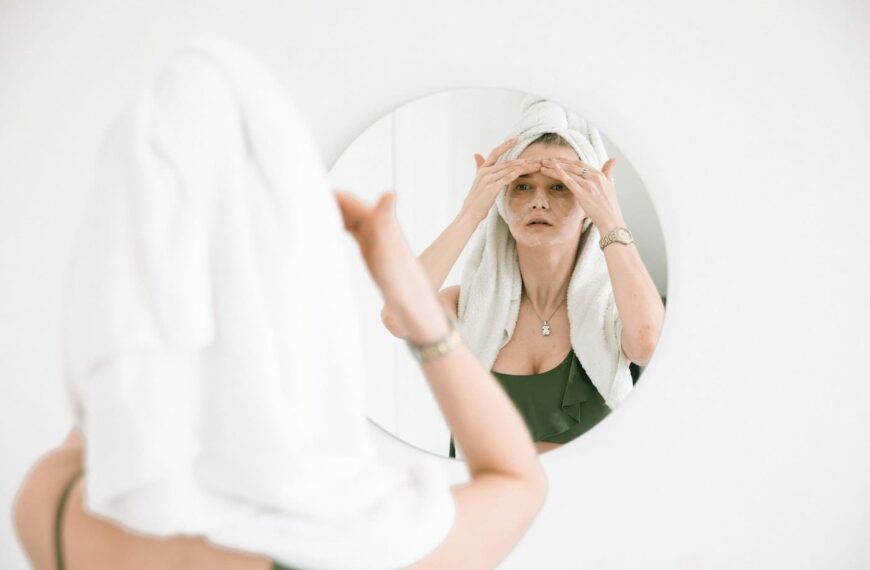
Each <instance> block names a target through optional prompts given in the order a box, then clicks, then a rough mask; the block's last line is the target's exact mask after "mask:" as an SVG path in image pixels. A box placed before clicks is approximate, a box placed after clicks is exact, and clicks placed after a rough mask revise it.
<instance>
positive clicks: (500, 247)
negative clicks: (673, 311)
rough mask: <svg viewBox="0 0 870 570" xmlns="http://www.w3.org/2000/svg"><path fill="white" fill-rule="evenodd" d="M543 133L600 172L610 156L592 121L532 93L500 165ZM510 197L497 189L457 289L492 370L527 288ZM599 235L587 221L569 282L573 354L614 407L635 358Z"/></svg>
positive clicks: (465, 323) (466, 334) (463, 317)
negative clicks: (627, 348)
mask: <svg viewBox="0 0 870 570" xmlns="http://www.w3.org/2000/svg"><path fill="white" fill-rule="evenodd" d="M543 133H557V134H559V135H561V136H562V137H563V138H565V140H567V141H568V142H569V143H570V144H571V146H572V147H573V148H574V150H575V151H576V152H577V154H578V155H579V157H580V158H581V159H582V160H583V161H584V162H587V163H588V164H590V165H591V166H593V167H595V168H598V169H601V167H602V166H603V165H604V163H605V162H606V161H607V152H606V151H605V149H604V144H603V143H602V140H601V135H600V134H599V132H598V129H596V128H595V127H594V126H593V125H591V124H589V122H587V121H585V120H584V119H582V118H581V117H579V116H578V115H576V114H575V113H573V112H571V111H568V110H566V109H565V108H563V107H561V106H559V105H557V104H555V103H553V102H551V101H546V100H543V99H537V98H527V99H526V101H525V102H524V103H523V111H522V117H521V118H520V120H519V122H518V123H517V124H516V126H515V127H514V128H513V129H512V130H511V132H510V133H509V135H508V136H507V137H505V138H510V137H513V136H516V137H518V138H519V140H518V141H517V143H516V144H515V145H514V146H513V147H512V148H511V149H510V150H508V151H507V152H506V153H505V154H504V155H503V156H502V157H501V159H499V162H503V161H505V160H512V159H514V158H516V157H518V156H519V155H520V153H521V152H522V151H523V150H524V149H525V148H526V147H527V146H528V145H529V144H530V143H531V142H532V141H533V140H534V139H536V138H538V137H539V136H540V135H542V134H543ZM505 194H506V190H502V191H501V192H500V193H499V195H498V197H497V198H496V201H495V204H494V205H493V207H492V209H491V210H490V212H489V215H488V216H487V219H486V221H485V225H482V226H481V227H479V228H478V231H477V232H476V234H475V236H476V237H475V240H474V242H473V244H472V246H471V250H470V253H469V257H468V260H467V262H466V264H465V267H464V268H463V272H462V280H461V285H460V291H459V311H458V314H459V321H460V324H461V331H462V335H463V338H464V339H465V341H466V343H467V344H468V346H469V347H470V349H471V350H472V352H473V353H474V354H475V355H476V356H477V357H478V359H480V361H481V363H482V364H483V365H484V366H486V367H487V369H490V368H492V365H493V363H494V362H495V360H496V358H497V357H498V352H499V350H501V348H502V347H503V346H504V345H505V344H507V343H508V341H509V340H510V338H511V336H512V335H513V332H514V327H515V326H516V323H517V317H518V315H519V310H520V297H521V293H522V277H521V275H520V266H519V260H518V258H517V248H516V240H515V239H514V238H513V236H512V235H511V233H510V229H509V228H508V225H507V222H505V219H504V215H505V210H504V197H505ZM599 239H600V235H599V233H598V228H596V227H595V226H594V225H592V224H591V222H590V221H589V220H588V218H587V221H586V223H585V226H584V228H583V233H582V234H581V237H580V248H581V249H580V253H579V255H578V256H577V262H576V264H575V266H574V271H573V272H572V274H571V280H570V282H569V284H568V293H567V296H568V299H567V300H568V322H569V324H570V329H571V330H570V336H571V345H572V346H573V348H574V353H575V354H576V355H577V358H578V359H579V360H580V363H581V364H582V365H583V369H584V370H585V371H586V373H587V374H589V377H590V379H591V380H592V383H593V384H594V385H595V387H596V389H597V390H598V392H599V393H600V394H601V396H602V398H604V401H605V402H606V404H607V406H608V407H609V408H611V409H613V408H615V407H616V406H617V405H618V404H619V403H620V402H621V401H622V400H623V399H624V398H625V397H626V396H627V395H628V393H629V392H631V389H632V386H633V384H632V379H631V372H630V369H629V364H630V362H629V360H628V358H627V357H626V356H625V353H623V352H622V349H621V344H620V343H621V338H622V324H621V322H620V319H619V313H618V312H617V308H616V302H615V300H614V297H613V289H612V287H611V284H610V276H609V274H608V272H607V264H606V261H605V259H604V252H603V251H601V248H600V247H599V246H598V240H599Z"/></svg>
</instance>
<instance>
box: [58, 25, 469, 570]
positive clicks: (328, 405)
mask: <svg viewBox="0 0 870 570" xmlns="http://www.w3.org/2000/svg"><path fill="white" fill-rule="evenodd" d="M96 186H97V187H96V192H95V193H94V195H93V198H92V201H91V203H90V207H89V209H88V211H87V213H86V216H85V219H84V222H83V223H82V225H81V230H80V235H79V239H78V242H77V244H76V248H75V251H74V254H73V262H72V264H71V272H70V282H69V287H68V290H67V298H66V311H67V312H66V318H65V350H64V355H65V374H66V379H67V382H68V386H69V388H70V393H71V395H72V397H73V399H74V402H75V404H76V408H77V411H78V421H79V423H80V426H81V428H82V431H83V433H84V436H85V440H86V442H87V445H86V446H85V451H86V456H85V469H86V472H87V478H86V492H85V497H86V508H87V509H88V510H89V511H90V512H92V513H95V514H97V515H100V516H103V517H107V518H109V519H111V520H113V521H115V522H117V523H120V524H121V525H123V526H125V527H128V528H130V529H132V530H134V531H137V532H143V533H146V534H151V535H158V536H169V535H176V534H187V535H203V536H205V537H206V538H208V539H209V540H211V541H212V542H214V543H216V544H218V545H221V546H225V547H229V548H234V549H238V550H242V551H246V552H251V553H256V554H262V555H266V556H269V557H270V558H272V559H274V560H277V561H279V562H281V563H284V564H289V565H292V566H299V567H304V568H324V569H327V568H335V569H343V570H347V569H374V568H395V567H400V566H405V565H407V564H410V563H411V562H414V561H416V560H418V559H420V558H422V557H423V556H425V555H426V554H427V553H428V552H430V551H431V550H433V549H434V548H435V547H436V546H437V545H438V544H439V543H440V542H441V541H442V540H443V539H444V537H445V536H446V535H447V533H448V531H449V530H450V528H451V526H452V524H453V517H454V504H453V498H452V495H451V493H450V489H449V486H448V483H447V481H446V478H445V476H444V474H443V473H442V472H441V471H440V466H438V465H437V464H435V463H434V461H431V460H428V459H427V458H424V457H422V456H421V457H420V458H419V463H418V464H416V465H410V466H393V465H388V464H385V463H382V462H381V461H380V460H379V458H378V457H377V456H376V454H375V450H374V446H373V444H372V442H371V441H370V439H369V433H368V430H369V429H370V428H369V423H368V421H367V419H366V416H365V402H364V391H363V390H364V383H363V377H362V374H363V372H362V371H363V368H364V367H363V360H362V349H361V338H360V329H359V323H358V317H359V314H358V308H357V306H356V300H355V296H354V292H353V289H352V287H353V283H352V282H351V280H350V279H349V276H350V270H349V267H350V266H349V262H350V260H349V259H348V257H347V256H349V255H352V254H354V251H355V247H354V245H353V244H352V240H351V238H350V237H349V236H347V234H346V233H345V232H344V230H343V227H342V223H341V217H340V213H339V211H338V208H337V205H336V203H335V201H334V198H333V195H332V192H331V189H330V187H329V185H328V181H327V178H326V173H325V169H324V168H323V165H322V163H321V158H320V156H319V153H318V150H317V145H316V144H315V143H314V140H313V139H312V137H311V136H310V134H309V133H308V131H307V129H306V128H305V125H304V122H303V120H302V117H301V116H300V114H299V112H298V111H297V110H296V108H295V106H294V105H293V103H292V101H291V100H290V99H289V98H288V97H287V95H286V93H285V92H284V91H283V89H282V88H281V87H280V85H279V83H278V82H277V80H276V79H275V78H274V77H273V76H272V75H271V73H270V72H269V71H268V70H267V69H266V68H265V67H263V66H262V65H261V64H260V63H259V62H257V61H256V60H255V59H254V58H253V57H251V56H250V55H249V54H247V53H246V52H244V51H243V50H241V49H240V48H238V47H237V46H234V45H231V44H229V43H227V42H225V41H221V40H217V39H214V38H210V39H203V40H198V41H193V42H190V43H189V44H188V45H186V46H185V47H183V48H182V49H181V50H179V51H178V52H177V53H176V54H175V56H174V57H173V58H172V60H171V61H170V62H169V64H168V65H167V66H166V67H165V68H164V69H163V70H162V72H161V73H160V74H159V76H158V77H157V78H156V80H155V81H154V82H153V83H152V84H150V85H149V86H148V88H147V89H146V90H145V91H144V93H143V95H142V96H141V97H140V98H139V99H138V100H137V101H136V103H135V104H134V105H133V106H132V107H130V108H129V109H128V110H127V112H125V113H124V114H123V115H122V116H121V118H120V119H119V120H118V121H116V123H115V124H114V126H113V128H112V130H111V132H110V134H109V136H108V137H107V139H106V141H105V143H104V145H103V149H102V153H101V156H100V161H99V164H98V174H97V185H96Z"/></svg>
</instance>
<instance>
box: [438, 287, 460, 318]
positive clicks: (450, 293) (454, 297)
mask: <svg viewBox="0 0 870 570" xmlns="http://www.w3.org/2000/svg"><path fill="white" fill-rule="evenodd" d="M438 298H439V299H441V303H442V304H443V305H444V306H445V307H447V308H448V309H450V312H451V314H452V315H453V316H454V317H457V318H458V313H459V285H451V286H450V287H445V288H444V289H441V291H439V292H438Z"/></svg>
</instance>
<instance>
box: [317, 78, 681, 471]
mask: <svg viewBox="0 0 870 570" xmlns="http://www.w3.org/2000/svg"><path fill="white" fill-rule="evenodd" d="M330 178H331V181H332V184H333V186H334V187H336V188H342V189H347V190H350V191H353V192H354V193H356V194H358V195H360V196H362V197H365V198H367V199H369V200H374V199H376V198H377V197H378V196H379V195H380V194H381V193H382V192H383V191H384V190H387V189H395V191H396V192H397V198H398V200H397V203H396V214H397V217H398V219H399V221H400V223H401V225H402V228H403V229H404V231H405V233H406V237H407V239H408V242H409V243H410V245H411V247H412V248H413V250H414V251H415V252H416V253H417V254H418V259H419V261H420V262H421V264H422V265H423V267H424V268H425V270H426V273H427V274H428V275H429V278H430V280H431V283H432V287H433V289H435V290H438V291H439V295H440V298H441V300H442V303H443V304H444V307H445V311H447V312H448V314H450V315H451V316H453V317H455V318H456V319H457V320H458V322H459V328H460V331H461V333H462V337H463V340H464V342H465V343H466V344H467V346H468V347H469V348H470V349H471V351H472V352H473V353H474V354H475V355H476V356H477V358H478V359H479V360H480V361H481V363H482V364H483V365H484V366H485V367H486V368H488V369H489V370H491V372H492V374H493V376H494V377H495V378H496V379H497V380H498V382H499V384H500V385H501V386H502V388H503V389H504V390H505V392H506V393H507V394H508V395H509V396H510V398H511V400H512V401H513V402H514V404H515V406H516V408H517V410H518V412H519V413H520V414H521V415H522V417H523V419H524V420H525V422H526V425H527V426H528V428H529V431H530V432H531V434H532V436H533V440H534V441H535V442H536V446H537V448H538V450H539V452H546V451H548V450H550V449H554V448H556V447H559V446H560V445H564V444H565V443H568V442H570V441H571V440H573V439H575V438H576V437H578V436H580V435H582V434H583V433H585V432H587V431H589V430H590V429H591V428H592V427H594V426H595V425H597V424H598V423H599V422H600V421H601V420H603V419H604V418H605V417H607V415H609V413H610V412H611V411H612V410H614V409H615V408H616V407H618V406H619V404H620V403H621V402H623V401H624V400H625V398H626V397H628V396H629V395H630V393H631V392H632V390H633V387H634V385H635V384H636V383H637V382H638V380H639V379H640V377H641V375H642V373H643V370H644V368H645V367H646V366H647V365H648V364H649V362H650V360H651V358H652V355H653V352H654V350H655V346H656V343H657V342H658V338H659V335H660V333H661V328H662V324H663V321H664V306H665V302H666V291H667V279H666V275H667V268H666V258H665V251H664V247H663V239H662V235H661V229H660V226H659V223H658V219H657V216H656V214H655V210H654V208H653V206H652V203H651V201H650V198H649V195H648V194H647V192H646V190H645V188H644V186H643V184H642V182H641V180H640V178H639V176H638V175H637V173H636V172H635V170H634V169H633V168H632V166H631V164H630V163H629V162H628V160H627V159H626V157H625V156H624V155H623V154H621V153H620V152H619V149H618V148H617V147H616V145H615V144H613V142H611V141H610V140H608V139H607V138H606V137H605V136H604V134H603V133H601V132H600V131H599V129H598V128H597V127H596V126H595V125H594V124H593V123H591V122H590V121H589V120H587V119H586V118H584V117H582V116H581V115H579V114H577V113H575V112H573V111H572V110H570V109H566V108H565V107H564V106H562V105H560V104H559V103H558V102H555V101H549V100H545V99H543V98H540V97H536V96H534V95H530V94H527V93H520V92H516V91H507V90H497V89H463V90H455V91H449V92H443V93H437V94H435V95H431V96H428V97H424V98H421V99H418V100H415V101H412V102H410V103H408V104H406V105H403V106H402V107H400V108H399V109H397V110H395V111H394V112H392V113H389V114H388V115H386V116H384V117H382V118H381V119H380V120H378V121H377V122H376V123H374V124H373V125H372V126H371V127H369V128H368V129H366V130H365V131H364V132H363V133H362V134H361V135H360V136H359V137H358V138H357V139H356V140H355V141H354V142H353V143H352V144H351V145H350V146H349V147H348V148H347V149H346V150H345V152H344V153H343V154H342V155H341V156H340V157H339V159H338V160H337V161H336V163H335V164H334V166H333V168H332V170H331V173H330ZM357 263H358V265H357V266H356V267H355V279H356V280H357V281H358V283H359V287H357V294H358V296H359V301H360V306H362V307H363V308H364V311H365V312H366V313H369V315H365V316H370V315H371V316H377V315H380V317H381V320H380V322H381V323H382V325H380V326H378V319H377V318H371V319H363V322H364V323H374V324H368V325H367V324H364V325H363V326H365V327H368V328H367V329H366V330H365V333H366V334H365V335H364V338H365V346H364V351H365V355H366V367H367V370H366V372H367V374H366V378H367V380H366V382H367V384H366V391H367V401H368V413H369V417H370V418H371V419H372V420H373V421H374V422H375V423H376V424H377V425H379V426H380V427H382V428H383V429H385V430H386V431H388V432H389V433H391V434H393V435H395V436H396V437H398V438H400V439H402V440H403V441H406V442H407V443H409V444H411V445H414V446H416V447H419V448H421V449H423V450H426V451H430V452H432V453H435V454H438V455H445V456H449V457H458V458H462V450H461V449H460V448H458V447H457V446H456V445H455V444H454V441H453V438H452V437H451V434H450V432H449V430H448V428H447V426H446V423H445V422H444V420H443V418H442V417H441V414H440V412H439V409H438V407H437V404H436V403H435V401H434V400H433V399H432V396H431V393H430V391H429V389H428V387H427V385H426V382H425V380H424V378H423V376H422V373H421V372H420V369H419V366H418V365H417V364H416V363H415V362H414V360H413V357H412V356H411V355H410V354H409V352H408V350H407V348H406V347H405V343H404V340H403V338H402V331H401V330H400V328H399V327H397V326H396V324H395V321H394V320H392V319H391V318H390V315H389V313H388V311H385V310H383V304H382V301H381V299H380V298H379V297H378V295H377V292H376V290H375V289H374V288H372V287H370V286H369V285H370V284H369V279H370V278H369V277H368V275H367V273H366V271H365V267H364V266H363V265H362V263H361V262H359V261H358V262H357ZM385 370H387V371H388V372H387V373H385V372H384V371H385ZM469 404H471V405H480V406H485V405H486V402H470V403H469Z"/></svg>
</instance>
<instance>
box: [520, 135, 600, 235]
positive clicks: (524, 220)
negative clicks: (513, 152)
mask: <svg viewBox="0 0 870 570" xmlns="http://www.w3.org/2000/svg"><path fill="white" fill-rule="evenodd" d="M517 158H525V159H532V160H542V159H544V158H552V159H556V160H560V159H561V160H577V159H578V157H577V153H576V152H575V151H574V149H573V148H572V147H570V146H567V145H565V146H563V145H560V144H548V143H541V142H536V143H532V144H530V145H529V146H527V147H526V148H525V149H523V151H522V152H521V153H520V155H519V156H518V157H517ZM504 213H505V214H506V217H505V222H507V224H508V227H509V228H510V232H511V235H513V237H514V239H515V240H516V241H517V242H519V243H521V244H523V245H526V246H529V247H536V246H550V245H556V244H561V243H565V242H568V241H570V242H571V243H575V244H576V243H577V240H578V239H579V236H580V230H581V227H582V223H583V219H584V218H585V217H586V212H584V211H583V208H581V207H580V204H579V202H578V201H577V199H576V198H575V197H574V194H573V193H572V192H571V190H570V189H569V188H568V187H567V186H566V185H565V183H564V182H562V181H561V180H558V179H556V178H550V177H549V176H545V175H544V174H542V173H541V172H540V171H536V172H532V173H530V174H526V175H523V176H520V177H519V178H517V179H516V180H514V181H513V182H511V184H510V185H509V187H508V189H507V191H506V193H505V196H504Z"/></svg>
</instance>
